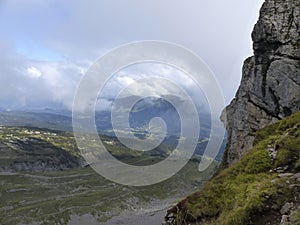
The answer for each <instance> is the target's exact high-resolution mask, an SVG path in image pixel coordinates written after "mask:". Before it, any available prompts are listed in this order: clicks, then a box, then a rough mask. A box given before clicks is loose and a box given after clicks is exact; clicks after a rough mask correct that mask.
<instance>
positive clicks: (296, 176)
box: [292, 173, 300, 179]
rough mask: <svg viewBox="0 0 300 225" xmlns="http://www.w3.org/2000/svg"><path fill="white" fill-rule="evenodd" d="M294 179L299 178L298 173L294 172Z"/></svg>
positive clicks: (299, 174)
mask: <svg viewBox="0 0 300 225" xmlns="http://www.w3.org/2000/svg"><path fill="white" fill-rule="evenodd" d="M292 178H294V179H300V173H296V174H294V175H293V176H292Z"/></svg>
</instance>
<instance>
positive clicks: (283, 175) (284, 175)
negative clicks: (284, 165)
mask: <svg viewBox="0 0 300 225" xmlns="http://www.w3.org/2000/svg"><path fill="white" fill-rule="evenodd" d="M293 175H294V174H293V173H281V174H279V175H278V177H280V178H284V177H291V176H293Z"/></svg>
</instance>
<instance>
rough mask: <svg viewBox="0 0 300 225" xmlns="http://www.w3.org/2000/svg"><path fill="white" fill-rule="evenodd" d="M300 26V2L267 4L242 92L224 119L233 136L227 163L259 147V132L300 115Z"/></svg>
mask: <svg viewBox="0 0 300 225" xmlns="http://www.w3.org/2000/svg"><path fill="white" fill-rule="evenodd" d="M299 27H300V2H299V0H266V1H265V3H264V4H263V6H262V8H261V10H260V17H259V20H258V22H257V23H256V25H255V27H254V30H253V32H252V40H253V49H254V56H252V57H250V58H248V59H246V60H245V62H244V66H243V75H242V80H241V84H240V87H239V89H238V91H237V93H236V96H235V98H234V99H233V100H232V102H231V103H230V105H229V106H227V108H226V110H224V112H223V115H222V116H221V119H222V120H223V121H224V123H225V126H226V128H227V131H228V144H227V151H226V153H225V156H224V160H223V163H224V164H232V162H235V161H237V160H239V159H240V158H241V157H242V156H243V155H244V154H245V153H246V152H247V150H249V149H250V148H251V147H252V146H253V141H254V139H255V135H254V133H255V132H256V131H257V130H259V129H261V128H263V127H265V126H267V125H269V124H271V123H273V122H275V121H277V120H280V119H282V118H284V117H286V116H289V115H291V114H292V113H294V112H297V111H299V110H300V47H299V45H300V32H299ZM225 112H226V113H225ZM225 121H226V122H225Z"/></svg>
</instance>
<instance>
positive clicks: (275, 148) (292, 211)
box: [166, 112, 300, 225]
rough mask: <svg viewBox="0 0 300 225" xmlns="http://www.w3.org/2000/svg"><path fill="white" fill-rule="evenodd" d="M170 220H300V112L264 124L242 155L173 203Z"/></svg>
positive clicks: (242, 223)
mask: <svg viewBox="0 0 300 225" xmlns="http://www.w3.org/2000/svg"><path fill="white" fill-rule="evenodd" d="M166 220H167V221H168V223H167V224H173V225H174V224H176V225H184V224H205V225H246V224H255V225H267V224H270V225H276V224H285V225H287V224H291V225H297V224H300V112H298V113H296V114H294V115H292V116H290V117H288V118H286V119H283V120H282V121H279V122H277V123H275V124H273V125H270V126H268V127H266V128H264V129H262V130H260V131H259V132H258V133H257V134H256V139H255V141H254V147H253V148H252V149H251V150H250V151H249V152H248V153H247V154H246V155H245V156H244V157H243V158H242V159H241V160H240V161H238V162H236V163H234V164H233V165H231V166H230V167H229V168H227V169H225V170H223V171H221V172H220V173H219V174H218V175H217V176H215V177H214V178H213V179H212V180H211V181H209V182H208V183H207V184H206V185H205V186H204V188H203V189H202V190H201V191H199V192H196V193H194V194H192V195H190V196H189V197H187V198H186V199H184V200H183V201H181V202H180V203H178V204H177V205H176V206H174V207H173V208H172V209H170V210H169V211H168V214H167V216H166ZM280 221H282V223H280ZM284 221H289V222H286V223H285V222H284Z"/></svg>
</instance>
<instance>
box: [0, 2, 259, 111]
mask: <svg viewBox="0 0 300 225" xmlns="http://www.w3.org/2000/svg"><path fill="white" fill-rule="evenodd" d="M262 3H263V0H256V1H254V0H243V1H241V0H227V1H221V0H189V1H183V0H175V1H174V0H164V1H160V0H152V1H145V0H123V1H112V0H87V1H80V0H73V1H71V0H1V1H0V27H1V29H0V63H1V66H0V108H2V109H9V110H14V109H22V108H25V109H38V108H45V107H48V108H51V107H53V108H66V109H71V108H72V104H73V98H74V95H75V93H76V89H77V87H78V85H79V82H80V80H81V78H82V77H83V76H84V74H85V72H86V71H87V70H88V68H89V67H90V66H91V65H92V64H93V62H95V61H96V60H97V59H98V58H99V57H100V56H102V55H103V54H105V53H106V52H108V51H109V50H111V49H113V48H115V47H117V46H120V45H123V44H126V43H129V42H133V41H142V40H162V41H168V42H173V43H176V44H178V45H181V46H184V47H186V48H188V49H190V50H191V51H193V52H194V53H196V54H197V55H198V56H199V57H201V58H202V59H203V60H204V61H205V62H206V64H207V65H208V66H209V67H210V69H211V71H212V72H213V73H214V74H215V76H216V78H217V80H218V82H219V85H220V87H221V89H222V91H223V94H224V98H225V102H226V104H228V103H229V102H230V101H231V99H232V98H233V97H234V94H235V92H236V90H237V88H238V85H239V83H240V79H241V69H242V64H243V61H244V60H245V59H246V58H247V57H249V56H251V55H252V54H253V52H252V42H251V31H252V29H253V26H254V24H255V23H256V21H257V19H258V16H259V9H260V7H261V5H262ZM147 68H148V69H149V68H152V69H150V71H148V72H147V70H148V69H147ZM153 68H155V69H156V70H155V73H156V74H160V73H161V74H164V76H170V77H174V76H175V75H174V73H175V72H174V71H173V72H172V73H171V72H170V71H172V70H173V68H169V70H168V68H166V67H165V66H153V67H152V66H150V67H149V65H146V66H144V67H143V68H142V67H137V68H133V69H131V70H130V69H129V70H128V69H127V70H124V71H121V72H120V73H119V74H118V76H116V77H115V78H114V79H112V84H110V85H111V86H109V88H108V90H111V92H116V91H117V90H119V89H120V87H124V86H126V85H128V84H129V83H130V82H131V81H132V79H134V78H135V77H138V75H139V73H138V71H141V70H142V71H143V74H144V76H145V74H147V73H153ZM168 74H169V75H168ZM178 76H179V78H178V79H179V81H180V83H182V84H183V85H185V86H186V87H187V89H188V88H189V81H188V80H186V79H184V78H182V79H181V78H180V75H178ZM157 88H159V87H157ZM190 89H192V87H190ZM191 92H192V93H193V91H191ZM195 93H196V92H195ZM109 94H110V93H107V94H106V95H107V97H111V96H109ZM137 94H138V92H137ZM103 105H104V104H103ZM109 105H110V104H109V103H107V104H106V106H107V107H109Z"/></svg>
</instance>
